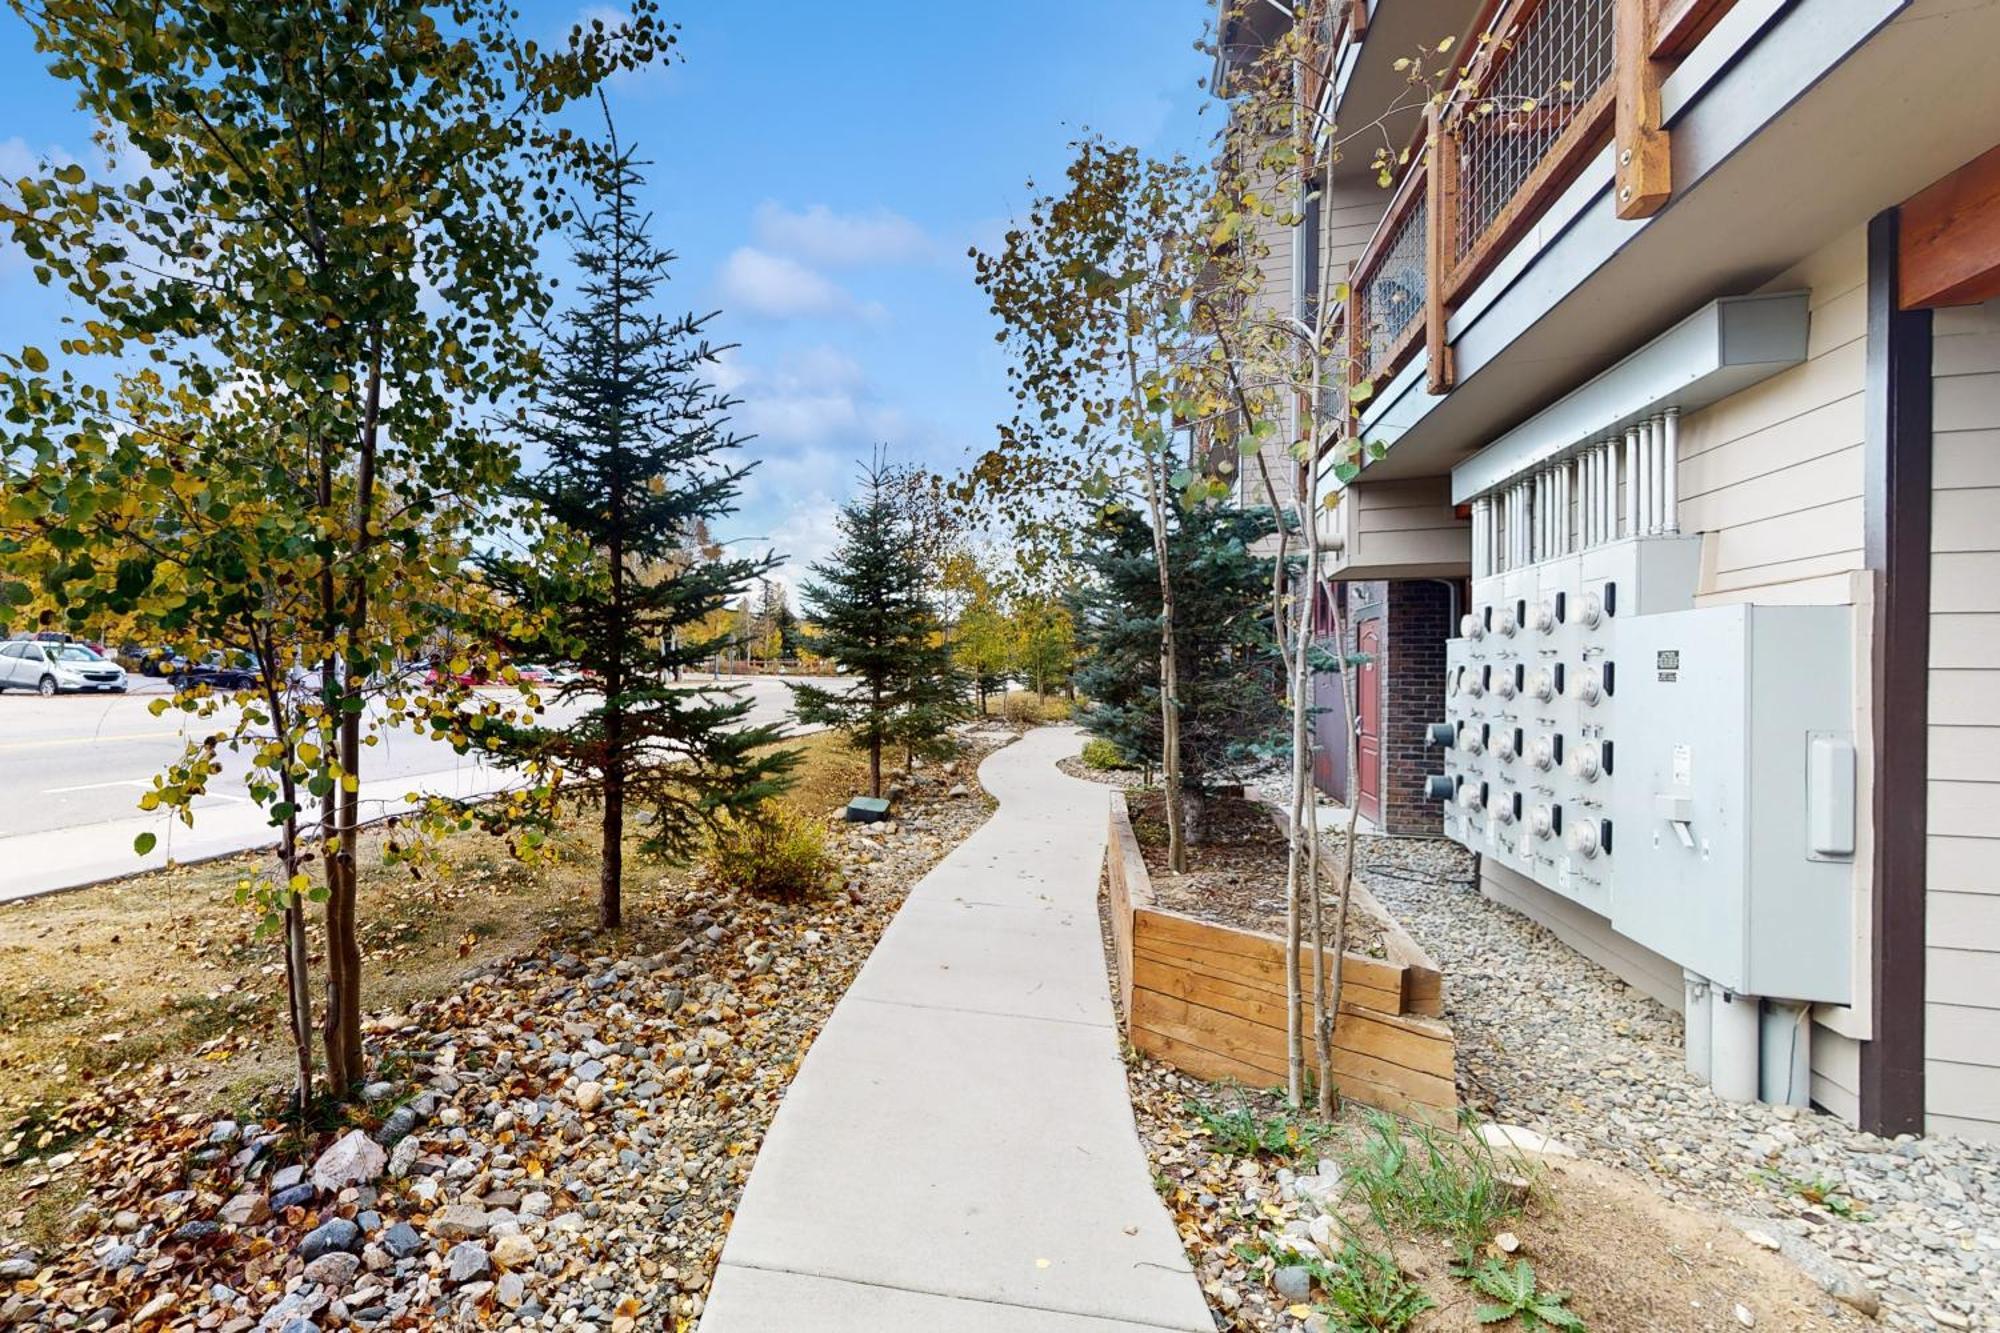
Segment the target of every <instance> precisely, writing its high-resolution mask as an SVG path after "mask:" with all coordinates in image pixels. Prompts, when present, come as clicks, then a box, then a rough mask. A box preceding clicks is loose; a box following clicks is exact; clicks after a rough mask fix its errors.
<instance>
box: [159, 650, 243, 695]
mask: <svg viewBox="0 0 2000 1333" xmlns="http://www.w3.org/2000/svg"><path fill="white" fill-rule="evenodd" d="M260 679H261V677H260V675H259V673H258V669H257V660H256V659H255V658H253V657H248V656H245V655H244V654H242V653H228V654H224V653H208V654H206V655H205V656H203V657H202V659H201V660H200V661H199V662H183V663H182V664H181V665H180V666H178V667H176V668H175V669H174V670H173V671H172V672H171V673H170V674H169V675H168V677H167V683H168V684H170V685H172V686H173V687H174V688H175V689H177V690H185V689H188V688H189V687H191V686H196V685H207V686H209V687H210V688H212V689H217V690H248V689H254V688H256V686H257V684H258V682H259V680H260Z"/></svg>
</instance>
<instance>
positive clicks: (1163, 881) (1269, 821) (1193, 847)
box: [1125, 788, 1388, 958]
mask: <svg viewBox="0 0 2000 1333" xmlns="http://www.w3.org/2000/svg"><path fill="white" fill-rule="evenodd" d="M1125 803H1126V806H1127V808H1128V809H1129V810H1130V811H1131V814H1132V832H1133V836H1134V837H1136V838H1137V839H1138V842H1139V850H1140V854H1141V855H1143V856H1144V857H1145V858H1146V869H1147V871H1148V872H1149V873H1150V874H1151V876H1152V881H1153V900H1154V903H1155V905H1156V906H1158V907H1160V908H1162V909H1164V910H1166V911H1169V912H1179V913H1181V914H1183V915H1185V916H1191V917H1194V918H1196V919H1197V920H1201V921H1209V922H1213V923H1215V924H1217V925H1224V926H1235V927H1238V928H1239V929H1243V930H1257V931H1263V932H1265V933H1266V934H1271V935H1277V936H1280V937H1282V936H1283V935H1284V933H1285V865H1286V845H1285V835H1284V834H1283V833H1282V832H1281V831H1280V830H1279V828H1278V825H1277V822H1276V821H1275V820H1274V819H1273V818H1272V813H1271V807H1270V806H1269V805H1266V804H1265V803H1263V802H1261V801H1255V800H1251V799H1249V798H1247V797H1242V796H1213V797H1210V798H1209V799H1208V800H1207V801H1206V802H1204V803H1203V809H1202V812H1201V815H1200V819H1199V828H1198V830H1197V833H1196V836H1197V837H1198V838H1199V839H1200V841H1199V842H1193V843H1190V845H1189V847H1188V868H1187V871H1186V873H1185V874H1180V875H1175V874H1170V873H1169V872H1168V870H1167V822H1166V801H1165V798H1164V796H1163V795H1162V793H1160V792H1159V791H1157V790H1145V789H1130V788H1128V789H1127V791H1126V793H1125ZM1321 870H1322V874H1323V875H1324V876H1325V887H1324V889H1323V897H1322V902H1323V903H1324V904H1325V907H1324V910H1325V912H1326V914H1327V922H1326V926H1327V931H1328V933H1329V935H1330V934H1331V933H1332V931H1333V917H1334V915H1335V913H1336V912H1337V911H1338V907H1339V881H1338V878H1337V875H1336V873H1335V869H1334V866H1333V865H1332V864H1330V863H1329V862H1328V861H1326V860H1322V862H1321ZM1385 930H1386V927H1385V926H1384V924H1383V923H1382V922H1380V921H1378V920H1375V919H1374V918H1373V917H1371V916H1369V915H1368V914H1367V913H1365V912H1364V911H1363V910H1362V909H1361V906H1360V904H1358V903H1357V904H1355V905H1354V906H1353V907H1352V908H1351V909H1350V911H1349V914H1348V940H1347V949H1348V952H1350V953H1358V954H1362V955H1365V956H1367V957H1370V958H1386V957H1388V951H1387V949H1386V947H1385V946H1384V944H1383V935H1384V933H1385Z"/></svg>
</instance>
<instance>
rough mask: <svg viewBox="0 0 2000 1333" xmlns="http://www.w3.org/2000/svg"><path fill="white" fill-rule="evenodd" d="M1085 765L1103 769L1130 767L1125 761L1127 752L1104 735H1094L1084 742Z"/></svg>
mask: <svg viewBox="0 0 2000 1333" xmlns="http://www.w3.org/2000/svg"><path fill="white" fill-rule="evenodd" d="M1083 766H1084V767H1085V768H1094V769H1097V770H1099V771H1100V772H1101V771H1104V770H1106V769H1113V768H1130V767H1131V765H1130V764H1128V763H1127V762H1126V761H1125V752H1124V751H1123V750H1120V749H1119V748H1118V747H1117V746H1116V745H1114V744H1113V743H1112V742H1110V741H1107V740H1105V739H1104V738H1103V737H1102V736H1092V737H1091V738H1090V739H1089V740H1087V741H1085V742H1084V743H1083Z"/></svg>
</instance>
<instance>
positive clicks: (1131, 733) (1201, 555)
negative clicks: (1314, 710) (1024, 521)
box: [1075, 505, 1288, 798]
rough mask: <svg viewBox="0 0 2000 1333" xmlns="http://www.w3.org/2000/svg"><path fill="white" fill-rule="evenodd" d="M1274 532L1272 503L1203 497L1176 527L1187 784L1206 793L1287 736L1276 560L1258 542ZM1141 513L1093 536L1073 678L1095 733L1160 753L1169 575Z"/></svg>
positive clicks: (1148, 757) (1144, 757)
mask: <svg viewBox="0 0 2000 1333" xmlns="http://www.w3.org/2000/svg"><path fill="white" fill-rule="evenodd" d="M1274 530H1275V528H1274V520H1273V518H1272V515H1271V511H1270V510H1268V509H1237V508H1233V507H1218V506H1213V505H1204V506H1200V507H1198V508H1195V509H1193V510H1187V511H1183V512H1181V513H1180V514H1179V516H1178V518H1177V519H1176V521H1175V522H1174V525H1173V529H1172V531H1171V532H1170V533H1169V535H1168V539H1167V552H1168V558H1169V560H1170V561H1171V562H1172V565H1171V569H1170V573H1171V574H1172V577H1173V580H1174V587H1175V590H1176V597H1177V598H1178V599H1179V600H1180V608H1179V610H1180V613H1179V614H1178V615H1177V616H1176V617H1175V645H1176V647H1177V649H1178V650H1179V654H1180V661H1181V663H1182V664H1183V674H1182V677H1181V682H1180V683H1181V764H1182V786H1183V789H1184V790H1185V792H1186V793H1187V794H1188V795H1190V796H1193V797H1197V798H1198V797H1199V796H1201V795H1202V794H1203V793H1204V792H1205V791H1206V790H1207V789H1208V788H1209V787H1210V786H1211V785H1212V784H1213V782H1214V779H1215V778H1216V777H1217V776H1218V775H1219V773H1220V772H1221V771H1222V770H1225V769H1227V768H1229V767H1231V766H1233V765H1236V764H1241V763H1244V762H1246V761H1249V760H1252V759H1258V758H1268V757H1269V756H1270V755H1272V754H1273V753H1278V752H1282V751H1283V750H1284V749H1285V745H1286V734H1285V727H1286V720H1287V716H1288V715H1287V712H1286V709H1285V704H1284V698H1283V695H1284V689H1283V679H1282V674H1283V672H1282V663H1281V662H1280V660H1279V656H1278V653H1277V649H1276V646H1275V645H1274V644H1273V642H1272V640H1271V622H1270V610H1271V608H1270V594H1271V561H1270V559H1268V558H1266V557H1261V556H1257V555H1254V554H1252V553H1251V547H1252V546H1253V545H1254V544H1255V543H1256V542H1257V541H1258V540H1260V539H1261V538H1263V537H1266V536H1268V535H1270V533H1271V532H1273V531H1274ZM1154 549H1155V548H1154V543H1153V536H1152V532H1151V530H1150V529H1149V528H1148V526H1147V520H1146V517H1145V515H1144V514H1143V513H1140V512H1138V511H1136V510H1134V509H1131V508H1128V507H1119V508H1116V509H1112V510H1109V511H1107V512H1106V513H1105V514H1104V515H1103V516H1102V517H1101V518H1100V519H1099V520H1098V522H1097V524H1096V526H1095V528H1094V530H1093V531H1092V532H1091V533H1090V534H1089V540H1088V542H1087V544H1086V547H1085V550H1084V552H1083V564H1084V567H1085V569H1086V570H1087V571H1088V572H1089V573H1090V575H1091V576H1092V577H1091V578H1090V579H1089V580H1088V581H1087V582H1086V583H1085V584H1084V586H1083V587H1082V588H1081V589H1080V590H1079V592H1078V593H1077V594H1076V608H1075V618H1076V630H1077V640H1078V646H1079V647H1080V649H1081V651H1082V653H1083V661H1082V664H1081V665H1080V666H1079V668H1078V670H1077V672H1076V683H1077V687H1078V689H1080V690H1081V691H1082V692H1083V693H1084V695H1085V696H1086V697H1087V698H1089V700H1090V704H1089V706H1088V707H1086V708H1085V709H1083V710H1082V712H1081V714H1080V720H1081V722H1082V724H1083V726H1084V728H1085V730H1087V731H1089V732H1090V733H1091V734H1092V735H1095V736H1101V737H1103V738H1104V739H1106V740H1109V741H1111V742H1113V743H1114V744H1116V745H1117V746H1118V748H1119V749H1121V750H1123V751H1124V752H1125V753H1126V754H1127V755H1129V756H1131V757H1132V758H1134V759H1137V760H1139V761H1141V762H1143V763H1147V764H1151V765H1158V764H1159V762H1160V696H1159V689H1160V680H1159V676H1160V673H1159V657H1160V578H1159V572H1158V570H1157V568H1156V567H1155V565H1154Z"/></svg>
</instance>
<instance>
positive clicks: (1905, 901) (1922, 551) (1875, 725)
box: [1859, 209, 1932, 1135]
mask: <svg viewBox="0 0 2000 1333" xmlns="http://www.w3.org/2000/svg"><path fill="white" fill-rule="evenodd" d="M1899 230H1900V227H1899V217H1898V212H1897V210H1895V209H1890V210H1889V211H1887V212H1885V213H1881V214H1879V215H1877V216H1876V217H1875V218H1874V220H1872V221H1871V222H1870V223H1869V224H1868V363H1867V390H1866V406H1865V411H1866V414H1867V438H1866V443H1865V445H1864V448H1863V450H1862V453H1863V462H1862V467H1863V488H1862V494H1863V510H1864V515H1865V527H1864V533H1863V542H1864V549H1865V555H1866V559H1867V564H1868V568H1869V570H1870V571H1871V572H1872V573H1873V574H1874V576H1875V618H1874V651H1873V662H1872V665H1873V671H1872V673H1871V674H1872V680H1871V683H1870V697H1869V703H1870V715H1871V719H1872V720H1871V724H1870V729H1871V733H1872V736H1873V739H1874V748H1875V772H1874V796H1873V800H1872V803H1871V813H1872V815H1873V822H1874V844H1875V852H1874V861H1873V865H1872V867H1871V869H1872V872H1873V874H1872V882H1873V892H1872V894H1871V898H1870V901H1871V911H1870V917H1871V921H1870V926H1871V929H1870V931H1869V966H1870V970H1871V973H1872V976H1873V984H1872V988H1871V994H1872V1005H1873V1011H1874V1037H1873V1039H1872V1040H1869V1041H1866V1042H1863V1043H1862V1044H1861V1079H1860V1081H1861V1087H1860V1089H1859V1093H1860V1101H1861V1127H1862V1128H1863V1129H1866V1130H1869V1131H1871V1132H1873V1133H1876V1134H1884V1135H1893V1134H1921V1133H1922V1132H1923V1129H1924V976H1925V955H1924V944H1925V941H1924V913H1925V891H1926V880H1927V858H1926V848H1925V838H1926V836H1927V834H1928V832H1929V814H1928V811H1929V795H1928V793H1929V777H1930V773H1929V769H1930V733H1929V725H1928V718H1929V712H1930V708H1929V703H1930V610H1931V393H1932V389H1931V315H1930V312H1929V311H1928V310H1904V309H1902V308H1901V303H1900V301H1899V300H1898V287H1899V285H1900V284H1899V276H1898V265H1897V252H1898V232H1899Z"/></svg>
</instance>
